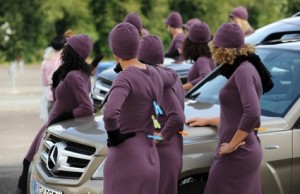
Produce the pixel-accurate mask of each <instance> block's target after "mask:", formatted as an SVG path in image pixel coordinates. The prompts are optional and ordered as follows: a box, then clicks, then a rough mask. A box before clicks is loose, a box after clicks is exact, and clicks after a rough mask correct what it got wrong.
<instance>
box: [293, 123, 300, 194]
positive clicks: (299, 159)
mask: <svg viewBox="0 0 300 194" xmlns="http://www.w3.org/2000/svg"><path fill="white" fill-rule="evenodd" d="M299 140H300V128H299V127H298V128H297V129H293V164H292V194H299V193H300V141H299Z"/></svg>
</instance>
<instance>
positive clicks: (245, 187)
mask: <svg viewBox="0 0 300 194" xmlns="http://www.w3.org/2000/svg"><path fill="white" fill-rule="evenodd" d="M211 49H212V58H213V59H214V60H215V61H216V63H217V64H224V66H223V67H224V68H223V69H222V72H221V74H222V75H224V76H225V77H226V78H228V81H227V83H226V84H225V85H224V87H223V88H222V89H221V91H220V93H219V99H220V105H221V115H220V119H219V118H211V119H202V118H195V119H190V120H188V121H187V123H188V124H190V125H191V126H203V125H217V126H219V130H218V135H219V139H218V146H217V149H216V153H215V158H214V161H213V164H212V166H211V168H210V171H209V177H208V180H207V184H206V188H205V192H204V193H205V194H215V193H218V194H228V193H230V194H241V193H243V194H260V193H261V186H260V163H261V161H262V149H261V145H260V140H259V137H258V136H257V134H256V132H255V131H254V129H255V128H258V127H259V126H260V97H261V95H262V94H263V93H265V92H267V91H269V90H270V89H271V88H272V87H273V85H272V82H268V81H270V74H269V72H268V71H267V70H266V69H265V67H264V66H263V64H262V63H261V61H260V59H259V57H258V56H257V55H255V54H254V51H255V49H254V47H253V46H251V45H245V43H244V34H243V31H242V30H241V28H240V27H239V26H238V25H237V24H233V23H224V24H223V25H222V26H221V27H220V28H219V29H218V30H217V32H216V35H215V38H214V40H213V42H212V45H211ZM269 83H270V84H269Z"/></svg>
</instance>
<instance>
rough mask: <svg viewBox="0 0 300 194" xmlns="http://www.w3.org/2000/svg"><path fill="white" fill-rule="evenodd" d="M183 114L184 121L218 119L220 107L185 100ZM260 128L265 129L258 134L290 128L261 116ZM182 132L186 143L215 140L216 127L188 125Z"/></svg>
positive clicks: (279, 120) (270, 118)
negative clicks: (185, 134) (184, 134)
mask: <svg viewBox="0 0 300 194" xmlns="http://www.w3.org/2000/svg"><path fill="white" fill-rule="evenodd" d="M184 112H185V117H186V120H188V119H191V118H195V117H202V118H210V117H218V116H219V115H220V105H218V104H212V103H199V102H197V101H195V100H186V102H185V110H184ZM260 128H262V129H263V128H266V130H262V131H259V133H269V132H273V131H278V130H283V129H290V126H289V125H288V123H287V122H286V120H284V119H283V118H280V117H266V116H261V127H260ZM184 130H185V131H186V132H187V133H188V136H185V138H184V139H185V140H186V142H189V141H193V140H198V141H199V140H203V141H206V140H212V139H216V138H217V129H216V127H212V126H207V127H190V126H188V125H184Z"/></svg>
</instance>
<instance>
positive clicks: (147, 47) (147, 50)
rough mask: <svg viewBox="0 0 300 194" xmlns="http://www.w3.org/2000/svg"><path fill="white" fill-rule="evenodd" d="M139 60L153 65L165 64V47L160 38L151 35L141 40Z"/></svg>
mask: <svg viewBox="0 0 300 194" xmlns="http://www.w3.org/2000/svg"><path fill="white" fill-rule="evenodd" d="M138 59H139V60H141V61H143V62H145V63H148V64H151V65H158V64H163V62H164V46H163V43H162V41H161V40H160V38H159V37H158V36H154V35H149V36H144V37H143V38H142V39H141V43H140V49H139V54H138Z"/></svg>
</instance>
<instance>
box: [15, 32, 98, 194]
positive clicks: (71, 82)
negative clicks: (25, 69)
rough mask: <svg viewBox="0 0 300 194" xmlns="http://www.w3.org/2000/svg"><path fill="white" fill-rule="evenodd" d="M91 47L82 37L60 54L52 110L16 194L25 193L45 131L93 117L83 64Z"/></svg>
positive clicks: (27, 159)
mask: <svg viewBox="0 0 300 194" xmlns="http://www.w3.org/2000/svg"><path fill="white" fill-rule="evenodd" d="M92 45H93V43H92V40H91V39H90V38H89V37H88V36H87V35H84V34H80V35H75V36H72V37H71V38H67V44H66V45H65V46H64V48H63V51H62V54H61V60H62V65H61V66H60V67H59V68H58V69H57V70H56V71H55V72H54V74H53V78H52V79H53V82H52V91H53V98H54V106H53V108H52V109H51V112H50V115H49V119H48V122H47V123H46V124H45V125H44V126H43V127H42V128H41V129H40V130H39V132H38V134H37V135H36V137H35V139H34V141H33V142H32V144H31V147H30V149H29V151H28V153H27V155H26V156H25V158H24V160H23V172H22V175H21V176H20V179H19V183H18V188H19V193H25V192H26V189H27V174H28V169H29V165H30V163H31V161H32V159H33V156H34V154H35V153H36V150H37V149H38V145H39V142H40V141H41V138H42V136H43V134H44V132H45V129H46V128H47V127H48V126H49V125H50V124H53V123H57V122H59V121H63V120H67V119H71V118H77V117H83V116H88V115H92V114H93V105H92V101H91V98H90V95H89V94H90V92H91V81H90V74H91V70H90V66H89V65H88V64H87V63H86V62H85V60H86V58H87V57H88V56H89V54H90V52H91V50H92Z"/></svg>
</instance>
